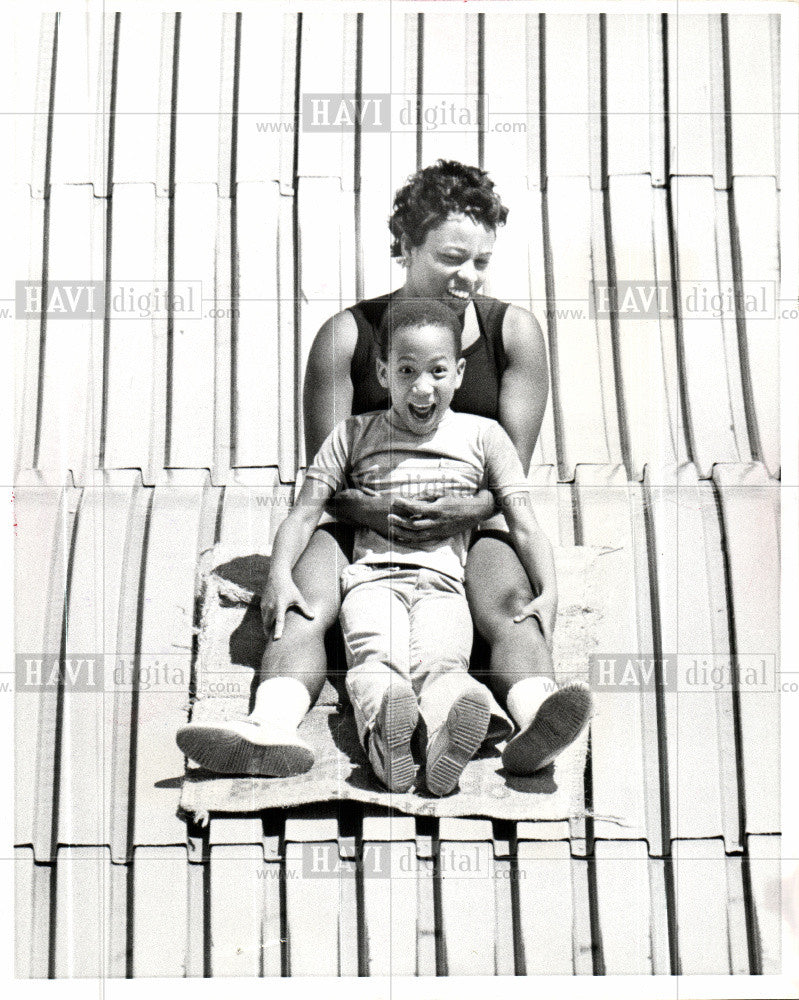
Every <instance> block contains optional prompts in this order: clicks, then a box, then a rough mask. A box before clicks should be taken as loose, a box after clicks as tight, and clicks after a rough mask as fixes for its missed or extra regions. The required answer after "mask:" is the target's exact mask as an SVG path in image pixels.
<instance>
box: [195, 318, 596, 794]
mask: <svg viewBox="0 0 799 1000" xmlns="http://www.w3.org/2000/svg"><path fill="white" fill-rule="evenodd" d="M465 364H466V362H465V359H464V358H463V357H462V356H461V333H460V325H459V321H458V319H457V317H456V316H455V314H454V313H453V312H452V311H451V310H449V309H448V308H447V307H446V306H445V305H443V304H440V303H437V302H433V301H429V300H409V301H407V302H396V303H394V304H393V305H392V307H391V308H390V309H389V310H388V311H387V313H386V320H385V322H384V324H383V326H382V328H381V331H380V344H379V360H378V363H377V375H378V379H379V381H380V383H381V385H382V386H383V387H384V388H386V389H387V390H388V391H389V394H390V398H391V408H390V410H387V411H380V412H374V413H367V414H362V415H360V416H356V417H350V418H348V419H346V420H343V421H342V422H341V423H339V424H338V425H337V426H336V427H335V428H334V429H333V431H332V433H331V434H330V436H329V437H328V438H327V440H326V441H325V442H324V443H323V445H322V447H321V448H320V450H319V452H318V453H317V455H316V457H315V458H314V461H313V463H312V464H311V466H310V468H309V469H308V473H307V477H306V480H305V483H304V484H303V487H302V490H301V491H300V495H299V497H298V499H297V502H296V504H295V506H294V508H293V509H292V511H291V512H290V514H289V515H288V517H287V518H286V520H285V521H284V522H283V523H282V524H281V526H280V528H279V530H278V533H277V536H276V538H275V544H274V548H273V552H272V558H271V562H270V571H269V579H268V581H267V586H266V591H265V594H264V601H263V605H264V607H265V608H267V611H268V620H267V622H266V624H267V628H270V627H271V626H272V625H274V638H275V639H279V638H280V635H281V634H282V629H283V622H284V619H285V614H286V611H287V610H288V608H290V607H297V608H298V609H300V610H301V611H302V613H303V614H310V612H309V610H308V608H307V606H306V604H305V602H304V600H303V598H302V595H301V593H300V592H299V590H298V589H297V587H296V585H295V584H294V582H293V579H292V575H291V574H292V569H293V567H294V564H295V563H296V561H297V559H298V558H299V556H300V554H301V553H302V551H303V549H304V548H305V546H306V545H307V543H308V541H309V539H310V537H311V534H312V533H313V531H314V529H315V527H316V525H317V523H318V521H319V518H320V516H321V514H322V513H323V511H324V508H325V505H326V503H327V502H328V500H329V499H330V498H331V497H332V496H333V495H334V494H335V493H336V491H337V490H339V489H341V488H342V487H343V486H344V485H345V483H349V484H354V485H355V486H356V487H359V488H362V489H366V490H370V491H372V492H375V493H378V494H382V495H389V496H391V495H395V496H396V495H400V494H402V493H405V495H408V494H410V495H412V496H415V497H416V498H419V497H426V498H429V499H434V498H436V497H439V496H442V495H445V494H449V493H453V492H457V491H461V490H463V491H466V492H469V493H474V492H477V490H478V489H479V488H480V487H481V485H482V484H484V483H485V485H486V486H487V487H488V488H489V489H490V490H492V492H493V493H494V495H495V497H496V498H497V500H498V502H500V503H501V504H502V505H503V510H504V513H505V516H506V520H507V522H508V526H509V529H510V532H511V537H512V540H513V544H514V546H515V548H516V550H517V552H518V554H519V558H520V560H521V562H522V564H523V566H524V568H525V570H526V571H527V575H528V577H529V579H530V583H531V586H532V589H533V592H534V593H535V594H536V595H537V596H536V598H535V599H534V600H533V601H531V602H530V603H529V604H528V605H527V606H526V607H525V608H524V609H523V611H522V612H521V614H520V615H518V616H517V618H516V620H517V621H521V620H523V619H524V618H528V617H535V618H536V619H538V622H539V625H540V626H541V628H542V632H543V631H544V627H545V623H546V628H547V632H548V633H551V629H552V627H553V625H554V618H555V610H556V604H557V592H556V581H555V569H554V562H553V557H552V548H551V546H550V544H549V541H548V540H547V538H546V536H545V535H544V534H543V532H542V531H541V530H540V528H539V527H538V524H537V522H536V519H535V516H534V514H533V511H532V505H531V498H530V493H529V487H528V485H527V483H526V481H525V476H524V473H523V470H522V467H521V463H520V461H519V458H518V455H517V453H516V450H515V448H514V447H513V444H512V442H511V440H510V438H509V437H508V436H507V434H506V433H505V431H504V430H503V429H502V428H501V427H500V426H499V424H497V423H496V422H494V421H492V420H488V419H486V418H483V417H477V416H474V415H471V414H465V413H454V412H453V411H452V410H450V408H449V406H450V403H451V401H452V397H453V395H454V393H455V391H456V389H457V388H458V387H459V385H460V383H461V380H462V378H463V372H464V368H465ZM467 548H468V537H467V536H466V535H456V536H454V537H451V538H447V539H444V540H435V541H431V542H417V543H415V544H413V545H412V544H408V543H402V542H399V541H397V540H392V539H387V538H384V537H383V536H382V535H379V534H378V533H376V532H374V531H372V530H371V529H367V528H362V529H359V530H358V531H357V532H356V537H355V547H354V553H353V562H352V564H351V565H348V566H347V567H346V568H345V569H344V572H343V573H342V575H341V586H342V595H343V601H342V607H341V625H342V630H343V633H344V640H345V647H346V651H347V661H348V667H349V669H348V672H347V681H346V683H347V690H348V693H349V696H350V700H351V702H352V705H353V709H354V713H355V720H356V725H357V728H358V735H359V738H360V740H361V742H362V745H363V746H364V749H365V750H366V752H367V756H368V758H369V762H370V764H371V766H372V768H373V770H374V772H375V774H376V775H377V777H378V778H379V779H380V781H381V782H382V783H383V784H384V785H386V786H387V787H388V788H389V789H391V790H392V791H396V792H404V791H407V790H408V789H409V788H410V787H411V786H412V785H413V783H414V780H415V771H416V768H415V762H414V759H413V755H412V750H411V739H412V737H413V735H414V732H415V730H416V728H417V725H418V723H419V718H420V715H421V719H422V721H423V722H424V727H425V730H426V734H425V735H426V739H425V742H424V745H426V751H427V752H426V763H425V781H426V785H427V788H428V791H430V792H431V793H432V794H434V795H444V794H447V793H448V792H450V791H452V790H453V789H454V788H455V786H456V785H457V783H458V779H459V777H460V774H461V772H462V771H463V769H464V767H465V766H466V764H467V763H468V762H469V760H471V758H472V757H473V756H474V754H475V753H476V752H477V750H478V749H479V747H480V745H481V743H482V742H483V739H484V737H485V735H486V731H487V729H488V723H489V716H490V709H489V704H490V701H489V696H488V692H487V691H486V689H485V688H484V687H483V685H482V684H480V683H479V682H478V681H476V680H475V679H474V678H473V677H472V676H471V675H470V674H469V672H468V666H469V655H470V650H471V643H472V622H471V616H470V613H469V608H468V605H467V602H466V597H465V593H464V586H463V579H464V565H465V562H466V552H467ZM535 680H536V681H538V680H540V679H539V678H535ZM523 683H527V682H523ZM550 684H551V686H554V682H553V681H550ZM534 686H535V688H536V690H535V693H534V695H533V702H534V703H531V704H530V705H522V706H519V708H520V709H521V715H522V716H524V719H525V723H526V725H525V726H524V727H523V729H524V731H523V732H522V733H521V734H520V735H519V736H517V737H516V742H517V743H518V742H519V741H521V742H522V743H523V744H524V745H523V746H522V747H521V751H523V753H524V754H525V756H526V757H527V759H528V761H529V759H530V757H531V755H532V757H534V758H535V761H536V764H537V766H539V767H542V766H544V765H545V764H546V763H549V761H550V760H551V759H552V758H553V757H554V756H555V755H556V754H557V753H558V752H560V750H562V749H563V748H564V746H565V745H567V744H568V743H570V742H571V741H572V740H573V739H574V738H576V736H577V735H578V734H579V732H580V731H581V730H582V729H583V728H584V726H585V724H586V723H587V721H588V717H589V715H590V695H589V694H588V691H587V689H586V688H585V686H584V685H569V686H567V687H566V688H563V689H561V690H560V691H558V692H556V693H555V694H554V695H551V696H550V697H549V698H547V697H546V695H545V694H543V693H542V691H541V687H542V685H541V684H539V685H534ZM267 688H268V689H269V694H268V695H267ZM301 688H302V691H300V689H301ZM303 696H304V698H303ZM528 700H529V699H528ZM267 701H268V707H266V710H265V711H264V708H265V706H266V705H267ZM545 701H546V702H547V703H548V704H549V709H548V710H545V711H544V712H543V713H542V712H541V711H540V709H541V706H542V703H544V702H545ZM259 703H260V706H261V711H259ZM307 708H308V702H307V692H305V691H304V688H303V686H302V685H301V684H300V683H299V682H298V681H293V680H292V679H288V678H273V679H270V680H267V681H264V682H263V683H262V684H261V686H260V688H259V691H258V695H257V698H256V708H255V711H254V712H253V715H252V716H251V717H250V720H248V721H247V722H242V723H228V724H218V725H217V726H214V727H208V726H205V727H203V726H195V725H194V724H190V725H189V726H186V727H184V728H183V729H182V730H181V731H180V733H179V734H178V743H179V744H180V745H181V747H182V749H183V750H184V752H185V753H186V754H187V756H189V757H191V758H192V759H194V760H197V761H198V762H199V763H201V764H203V766H206V767H211V768H212V769H215V770H224V771H232V770H242V769H243V770H247V771H248V773H261V774H273V775H274V774H289V773H298V772H302V771H304V770H307V769H308V767H310V766H311V764H312V762H313V754H312V751H311V749H310V747H308V746H307V744H304V743H303V742H302V741H301V740H299V738H298V737H296V734H292V732H291V725H290V723H289V721H288V720H291V722H294V721H295V720H296V722H297V723H299V721H300V718H301V717H302V715H303V714H304V712H305V711H307ZM537 710H538V711H537ZM281 712H283V713H284V716H281ZM514 714H519V712H518V711H517V713H514ZM538 716H541V719H540V722H539V720H538ZM281 717H285V718H286V720H287V722H286V733H284V734H283V739H282V740H281V739H276V738H275V735H274V725H270V724H269V720H271V722H272V723H274V722H275V721H276V720H277V722H278V728H279V726H280V719H281ZM517 721H519V720H518V719H517ZM534 722H537V723H539V724H538V725H537V726H536V725H535V724H534ZM259 723H260V724H261V726H262V728H263V732H261V733H259V732H258V731H257V730H258V727H259ZM223 729H224V730H225V731H224V733H223V732H222V730H223ZM228 730H229V732H228ZM287 734H288V735H287Z"/></svg>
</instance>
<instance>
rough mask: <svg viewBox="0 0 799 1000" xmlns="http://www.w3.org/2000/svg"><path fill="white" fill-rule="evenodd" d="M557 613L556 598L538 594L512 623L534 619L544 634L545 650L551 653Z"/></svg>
mask: <svg viewBox="0 0 799 1000" xmlns="http://www.w3.org/2000/svg"><path fill="white" fill-rule="evenodd" d="M557 613H558V599H557V597H554V598H553V597H549V596H548V595H547V594H540V595H539V596H538V597H536V598H535V600H532V601H530V603H529V604H526V605H525V606H524V607H523V608H522V610H521V611H520V612H519V614H518V615H516V617H515V618H514V619H513V620H514V622H523V621H524V620H525V619H527V618H535V619H536V621H537V622H538V624H539V625H540V626H541V631H542V632H543V634H544V642H546V644H547V648H548V649H549V651H550V653H551V652H552V636H553V634H554V632H555V618H556V616H557Z"/></svg>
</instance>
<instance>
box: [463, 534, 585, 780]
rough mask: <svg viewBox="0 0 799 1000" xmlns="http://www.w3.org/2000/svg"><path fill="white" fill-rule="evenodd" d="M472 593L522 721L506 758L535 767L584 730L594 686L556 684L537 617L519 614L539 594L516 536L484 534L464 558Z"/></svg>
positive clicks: (504, 687)
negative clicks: (516, 545) (532, 585)
mask: <svg viewBox="0 0 799 1000" xmlns="http://www.w3.org/2000/svg"><path fill="white" fill-rule="evenodd" d="M466 595H467V597H468V599H469V607H470V608H471V611H472V616H473V619H474V623H475V625H476V627H477V630H478V631H479V632H480V634H481V635H482V636H483V638H484V639H485V640H486V641H487V642H488V643H489V645H490V646H491V662H490V671H489V680H490V683H491V686H492V688H493V689H494V691H495V693H496V695H497V697H499V698H500V699H502V700H503V701H504V702H505V703H506V705H507V708H508V711H509V713H510V714H511V716H512V717H513V720H514V722H515V723H516V725H517V726H518V732H517V733H516V735H515V736H514V737H513V739H511V740H510V741H509V742H508V743H507V745H506V747H505V749H504V750H503V751H502V763H503V765H504V767H505V769H506V770H508V771H510V772H511V773H514V774H532V773H534V772H535V771H537V770H539V769H540V768H542V767H545V766H547V765H548V764H549V763H550V762H551V761H552V760H554V758H555V757H556V756H557V755H558V754H559V753H560V752H561V751H562V750H564V749H565V748H566V747H567V746H569V744H570V743H572V742H573V741H574V740H575V739H576V738H577V737H578V736H579V735H580V733H581V732H582V730H583V729H584V728H585V726H586V725H587V724H588V721H589V719H590V717H591V694H590V692H589V690H588V686H587V685H586V684H584V683H583V682H582V681H574V682H572V683H570V684H566V685H564V686H563V687H562V688H558V687H557V684H556V682H555V679H554V673H553V668H552V657H551V656H550V654H549V650H548V649H547V646H546V643H545V641H544V637H543V635H542V633H541V629H540V627H539V625H538V623H537V622H536V620H535V619H534V618H526V619H524V620H523V621H521V622H514V621H513V618H514V616H515V615H517V614H518V613H519V612H520V611H521V609H522V608H523V607H524V605H525V604H527V603H528V602H529V601H531V600H532V599H533V596H534V595H533V593H532V591H531V588H530V583H529V580H528V579H527V574H526V573H525V571H524V567H523V566H522V564H521V562H520V561H519V557H518V556H517V555H516V551H515V549H514V548H513V547H512V546H511V545H510V544H508V543H506V542H505V541H503V540H502V539H500V538H497V537H495V536H491V535H483V536H480V537H479V538H478V540H477V541H476V542H475V544H474V545H473V546H472V548H471V550H470V552H469V558H468V561H467V564H466Z"/></svg>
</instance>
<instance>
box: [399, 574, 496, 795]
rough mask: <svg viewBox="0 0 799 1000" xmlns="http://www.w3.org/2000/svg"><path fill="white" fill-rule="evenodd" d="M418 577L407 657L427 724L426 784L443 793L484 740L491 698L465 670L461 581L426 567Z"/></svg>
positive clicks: (467, 636) (467, 637) (466, 618)
mask: <svg viewBox="0 0 799 1000" xmlns="http://www.w3.org/2000/svg"><path fill="white" fill-rule="evenodd" d="M419 577H420V585H419V588H418V591H417V595H416V597H415V599H414V603H413V605H412V608H411V662H412V669H413V673H414V680H415V682H416V683H417V685H418V686H419V688H420V699H419V707H420V710H421V712H422V715H423V717H424V720H425V726H426V728H427V748H426V749H427V761H426V768H425V776H426V781H427V788H428V791H430V792H432V793H433V794H434V795H445V794H447V793H448V792H451V791H452V790H453V789H454V788H455V786H456V785H457V783H458V778H459V777H460V775H461V773H462V771H463V769H464V767H466V765H467V764H468V762H469V761H470V760H471V759H472V757H473V756H474V755H475V753H477V751H478V750H479V748H480V745H481V744H482V742H483V740H484V739H485V736H486V733H487V731H488V723H489V719H490V715H491V709H490V698H489V694H488V691H487V689H486V688H485V687H484V685H482V684H480V682H479V681H477V680H476V679H475V678H474V677H472V676H471V675H470V674H469V653H470V650H471V644H472V620H471V615H470V614H469V607H468V605H467V603H466V597H465V594H464V591H463V587H462V585H461V584H459V583H457V582H456V581H454V580H451V579H450V578H449V577H446V576H443V575H442V574H440V573H435V572H433V571H430V570H422V571H420V574H419Z"/></svg>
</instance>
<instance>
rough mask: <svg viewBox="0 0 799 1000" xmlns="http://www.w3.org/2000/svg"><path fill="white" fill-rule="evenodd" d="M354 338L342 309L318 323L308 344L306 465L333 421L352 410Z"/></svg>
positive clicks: (351, 323)
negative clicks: (319, 325)
mask: <svg viewBox="0 0 799 1000" xmlns="http://www.w3.org/2000/svg"><path fill="white" fill-rule="evenodd" d="M357 340H358V327H357V325H356V323H355V317H354V316H353V315H352V313H351V312H350V311H349V310H348V309H345V310H343V312H340V313H336V315H335V316H331V317H330V319H329V320H327V322H326V323H324V324H323V325H322V326H321V328H320V330H319V332H318V333H317V335H316V336H315V337H314V341H313V343H312V344H311V350H310V353H309V355H308V364H307V367H306V369H305V382H304V383H303V390H302V412H303V418H304V425H305V457H306V460H307V462H308V464H309V465H310V464H311V462H312V460H313V457H314V455H315V454H316V453H317V451H319V448H320V446H321V444H322V442H323V441H324V440H325V438H326V437H327V436H328V434H329V433H330V432H331V431H332V430H333V428H334V427H335V426H336V424H337V423H339V421H341V420H344V418H345V417H349V416H350V414H351V413H352V376H351V373H350V366H351V364H352V356H353V354H354V353H355V344H356V342H357Z"/></svg>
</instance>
